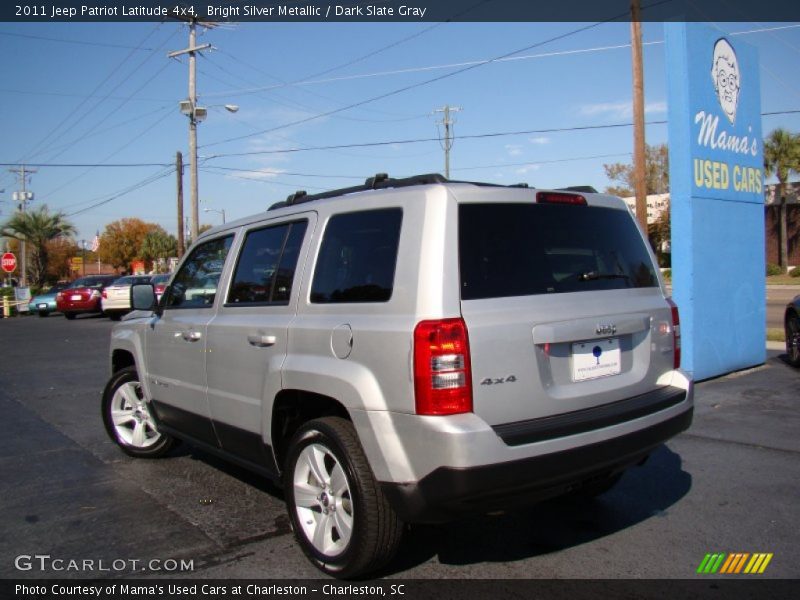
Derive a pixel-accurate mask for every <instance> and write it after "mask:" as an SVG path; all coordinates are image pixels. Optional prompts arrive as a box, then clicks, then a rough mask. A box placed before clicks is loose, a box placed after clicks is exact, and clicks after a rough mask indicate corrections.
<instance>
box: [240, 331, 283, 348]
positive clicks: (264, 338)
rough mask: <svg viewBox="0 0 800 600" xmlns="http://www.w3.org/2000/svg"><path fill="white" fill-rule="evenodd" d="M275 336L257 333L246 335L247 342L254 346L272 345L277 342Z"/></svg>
mask: <svg viewBox="0 0 800 600" xmlns="http://www.w3.org/2000/svg"><path fill="white" fill-rule="evenodd" d="M277 341H278V340H277V338H276V337H275V336H274V335H261V334H257V333H251V334H250V335H248V336H247V343H248V344H250V345H251V346H256V347H258V348H265V347H266V346H274V345H275V342H277Z"/></svg>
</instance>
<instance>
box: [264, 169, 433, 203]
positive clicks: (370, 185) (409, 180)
mask: <svg viewBox="0 0 800 600" xmlns="http://www.w3.org/2000/svg"><path fill="white" fill-rule="evenodd" d="M448 181H449V180H448V179H446V178H445V177H443V176H442V175H440V174H439V173H428V174H425V175H414V176H413V177H404V178H402V179H392V178H391V177H389V175H388V174H387V173H377V174H376V175H375V176H374V177H369V178H367V179H366V181H364V184H363V185H354V186H352V187H346V188H340V189H338V190H330V191H328V192H321V193H319V194H311V195H309V194H308V193H306V191H305V190H298V191H296V192H295V193H294V194H290V195H289V197H288V198H286V200H284V201H283V202H276V203H275V204H273V205H272V206H270V207H269V209H268V210H275V209H278V208H283V207H285V206H293V205H295V204H302V203H304V202H313V201H314V200H322V199H324V198H335V197H337V196H344V195H345V194H352V193H355V192H366V191H369V190H381V189H386V188H399V187H408V186H412V185H426V184H430V183H447V182H448Z"/></svg>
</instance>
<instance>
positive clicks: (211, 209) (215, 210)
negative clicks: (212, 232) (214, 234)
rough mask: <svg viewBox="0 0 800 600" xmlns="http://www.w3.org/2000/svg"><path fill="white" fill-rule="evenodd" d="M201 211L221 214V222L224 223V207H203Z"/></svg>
mask: <svg viewBox="0 0 800 600" xmlns="http://www.w3.org/2000/svg"><path fill="white" fill-rule="evenodd" d="M203 212H215V213H219V214H221V215H222V224H223V225H225V209H224V208H220V209H217V208H204V209H203Z"/></svg>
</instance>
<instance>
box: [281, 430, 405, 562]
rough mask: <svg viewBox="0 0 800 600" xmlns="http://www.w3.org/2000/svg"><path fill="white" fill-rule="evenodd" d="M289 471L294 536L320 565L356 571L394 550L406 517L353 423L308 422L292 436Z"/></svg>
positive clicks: (384, 558)
mask: <svg viewBox="0 0 800 600" xmlns="http://www.w3.org/2000/svg"><path fill="white" fill-rule="evenodd" d="M284 477H285V489H286V502H287V505H288V510H289V518H290V519H291V522H292V526H293V528H294V533H295V536H296V538H297V541H298V542H299V544H300V546H301V548H302V549H303V552H305V554H306V556H307V557H308V558H309V559H310V560H311V562H312V563H313V564H314V565H315V566H316V567H317V568H319V569H320V570H321V571H323V572H325V573H327V574H329V575H333V576H334V577H341V578H349V577H356V576H358V575H363V574H366V573H370V572H373V571H375V570H377V569H379V568H380V567H382V566H383V565H385V564H386V563H387V562H388V561H389V560H391V558H392V556H394V553H395V552H396V550H397V547H398V545H399V543H400V537H401V533H402V523H401V522H400V520H399V519H398V518H397V515H396V514H395V513H394V511H393V510H392V508H391V507H390V506H389V504H388V502H387V501H386V498H385V497H384V496H383V492H382V491H381V489H380V486H379V485H378V483H377V482H376V481H375V478H374V476H373V475H372V471H371V469H370V467H369V464H368V463H367V459H366V456H364V451H363V450H362V448H361V444H360V443H359V441H358V437H357V435H356V432H355V429H354V428H353V425H352V423H350V422H349V421H347V420H345V419H342V418H339V417H325V418H322V419H316V420H313V421H310V422H308V423H306V424H305V425H303V426H302V427H301V428H300V429H299V430H298V432H297V433H296V434H295V436H294V437H293V439H292V441H291V445H290V447H289V452H288V456H287V458H286V468H285V473H284Z"/></svg>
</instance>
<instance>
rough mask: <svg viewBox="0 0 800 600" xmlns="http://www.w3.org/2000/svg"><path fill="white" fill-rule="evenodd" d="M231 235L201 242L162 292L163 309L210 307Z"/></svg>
mask: <svg viewBox="0 0 800 600" xmlns="http://www.w3.org/2000/svg"><path fill="white" fill-rule="evenodd" d="M231 242H233V235H229V236H226V237H224V238H217V239H215V240H211V241H210V242H206V243H204V244H201V245H200V246H198V247H197V248H195V249H194V250H192V253H191V254H190V255H189V258H188V259H186V262H184V263H183V265H182V266H181V268H180V270H179V271H178V273H177V274H176V275H175V278H174V279H173V281H172V285H171V286H169V289H168V292H167V294H166V295H165V299H164V307H165V308H168V309H169V308H211V306H212V305H213V304H214V298H215V296H216V294H217V287H218V286H219V278H220V275H221V274H222V267H223V266H224V264H225V257H226V256H227V255H228V250H230V247H231Z"/></svg>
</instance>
